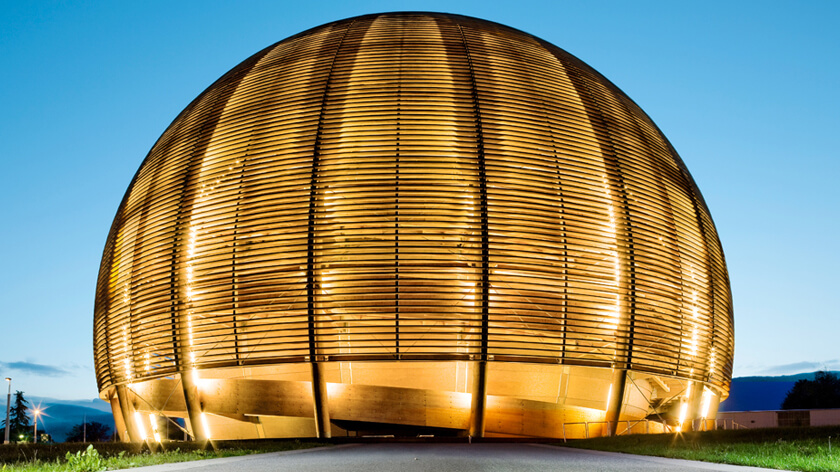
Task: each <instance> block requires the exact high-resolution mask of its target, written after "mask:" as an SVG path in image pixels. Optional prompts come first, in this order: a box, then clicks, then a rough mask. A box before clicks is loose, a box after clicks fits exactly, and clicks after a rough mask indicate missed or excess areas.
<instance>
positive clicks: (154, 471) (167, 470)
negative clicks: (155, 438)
mask: <svg viewBox="0 0 840 472" xmlns="http://www.w3.org/2000/svg"><path fill="white" fill-rule="evenodd" d="M358 445H359V444H355V443H351V444H339V445H337V446H319V447H310V448H307V449H295V450H293V451H277V452H260V453H257V454H245V455H242V456H232V457H219V458H216V459H199V460H195V461H184V462H170V463H168V464H158V465H147V466H143V467H130V468H128V469H115V470H114V472H116V471H120V470H130V471H136V472H174V471H176V470H186V469H196V468H199V467H205V466H207V465H217V464H229V463H231V462H241V461H246V460H249V459H253V458H255V457H262V456H267V455H276V456H289V455H292V454H303V453H306V452H313V451H324V450H326V449H343V448H346V447H352V446H358Z"/></svg>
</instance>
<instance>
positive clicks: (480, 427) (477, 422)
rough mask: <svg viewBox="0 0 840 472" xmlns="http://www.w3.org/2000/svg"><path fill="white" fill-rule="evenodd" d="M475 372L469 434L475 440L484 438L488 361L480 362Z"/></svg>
mask: <svg viewBox="0 0 840 472" xmlns="http://www.w3.org/2000/svg"><path fill="white" fill-rule="evenodd" d="M474 372H475V373H474V374H473V390H472V408H471V410H470V431H469V434H470V436H472V437H474V438H483V437H484V426H485V424H486V412H487V361H483V360H482V361H478V362H477V363H476V367H475V370H474Z"/></svg>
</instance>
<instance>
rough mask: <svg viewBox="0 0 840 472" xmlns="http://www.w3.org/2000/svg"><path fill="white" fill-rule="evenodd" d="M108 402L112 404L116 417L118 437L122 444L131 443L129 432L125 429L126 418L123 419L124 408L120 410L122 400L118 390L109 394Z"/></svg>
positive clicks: (115, 424) (115, 426) (112, 411)
mask: <svg viewBox="0 0 840 472" xmlns="http://www.w3.org/2000/svg"><path fill="white" fill-rule="evenodd" d="M108 401H109V402H110V403H111V413H112V414H113V415H114V429H116V430H117V435H118V436H119V438H120V441H122V442H131V438H129V437H128V430H127V429H126V427H125V418H124V417H123V412H122V408H120V399H119V397H118V396H117V392H116V390H114V391H112V392H110V393H109V394H108Z"/></svg>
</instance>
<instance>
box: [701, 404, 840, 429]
mask: <svg viewBox="0 0 840 472" xmlns="http://www.w3.org/2000/svg"><path fill="white" fill-rule="evenodd" d="M717 422H718V428H722V427H725V428H732V429H739V428H782V427H789V426H832V425H840V409H824V410H768V411H726V412H720V413H718V415H717Z"/></svg>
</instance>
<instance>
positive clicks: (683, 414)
mask: <svg viewBox="0 0 840 472" xmlns="http://www.w3.org/2000/svg"><path fill="white" fill-rule="evenodd" d="M687 415H688V401H686V400H683V401H682V402H681V405H680V417H679V420H678V424H677V431H682V427H683V423H685V417H686V416H687Z"/></svg>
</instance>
